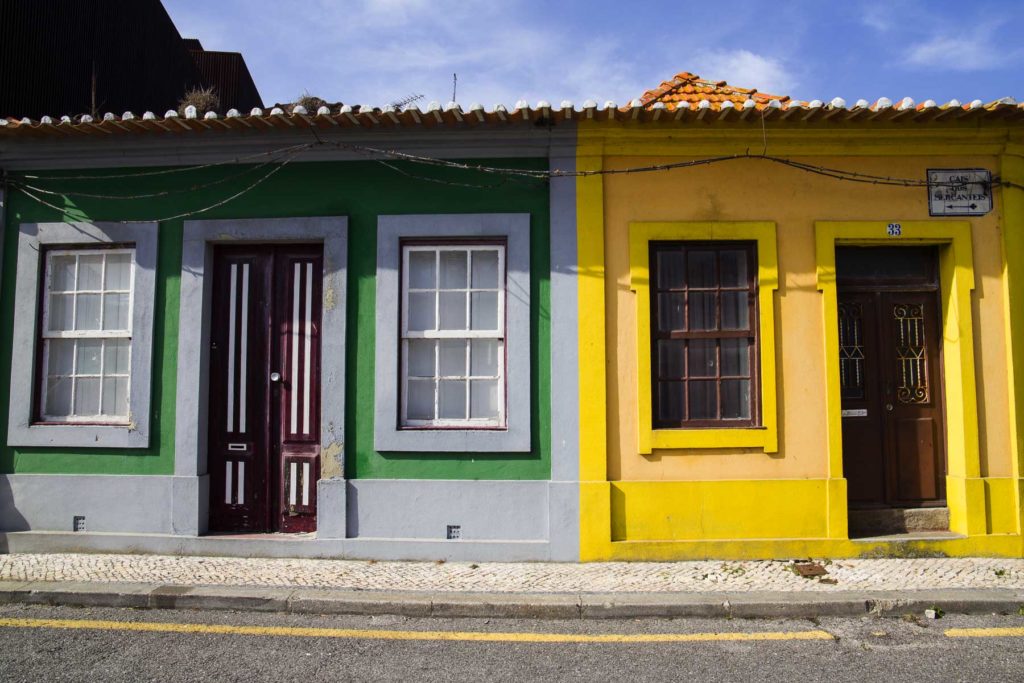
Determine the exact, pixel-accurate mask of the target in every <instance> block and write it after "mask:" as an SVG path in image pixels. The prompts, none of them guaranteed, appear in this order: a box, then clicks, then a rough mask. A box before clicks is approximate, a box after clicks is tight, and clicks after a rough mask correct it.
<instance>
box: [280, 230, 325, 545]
mask: <svg viewBox="0 0 1024 683" xmlns="http://www.w3.org/2000/svg"><path fill="white" fill-rule="evenodd" d="M321 270H322V258H321V256H320V254H319V253H318V252H317V251H312V250H310V249H308V248H307V249H305V250H298V249H292V250H290V251H289V252H288V253H286V254H279V258H278V259H277V272H276V275H277V281H278V282H279V283H281V284H280V285H279V286H278V287H277V289H276V291H277V301H276V306H275V310H276V312H277V324H276V325H275V328H274V329H276V330H278V339H277V341H278V343H277V347H278V348H279V349H280V353H279V356H278V357H279V358H280V362H279V364H278V366H277V367H279V368H280V370H279V372H280V374H281V381H280V382H279V383H277V384H278V387H277V388H278V393H279V403H278V411H277V420H276V421H275V427H276V429H275V432H276V435H277V438H276V443H277V445H278V448H279V452H280V458H279V460H278V462H279V469H278V471H277V479H278V481H279V482H281V485H280V487H279V492H278V509H279V510H280V511H281V512H280V516H279V528H280V530H281V531H313V530H315V529H316V482H317V480H318V479H319V478H320V471H319V469H320V383H319V381H318V378H319V377H320V302H321V301H322V296H321V291H320V290H321V283H322V281H323V278H322V277H321Z"/></svg>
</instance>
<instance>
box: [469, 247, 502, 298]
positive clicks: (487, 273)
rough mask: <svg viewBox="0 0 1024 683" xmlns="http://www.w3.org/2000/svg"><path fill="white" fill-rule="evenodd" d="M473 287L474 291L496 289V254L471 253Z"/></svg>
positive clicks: (488, 252) (490, 252) (492, 252)
mask: <svg viewBox="0 0 1024 683" xmlns="http://www.w3.org/2000/svg"><path fill="white" fill-rule="evenodd" d="M473 287H474V288H475V289H497V288H498V252H497V251H474V252H473Z"/></svg>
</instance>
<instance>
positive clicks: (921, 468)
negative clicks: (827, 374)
mask: <svg viewBox="0 0 1024 683" xmlns="http://www.w3.org/2000/svg"><path fill="white" fill-rule="evenodd" d="M936 256H937V255H936V253H935V251H934V249H931V248H914V247H901V248H895V249H884V248H843V249H838V250H837V251H836V257H837V279H838V283H839V301H838V304H839V374H840V390H841V396H842V426H843V472H844V475H845V477H846V479H847V494H848V497H849V502H850V506H851V507H853V508H913V507H942V506H944V505H945V502H946V501H945V498H946V491H945V474H946V471H945V470H946V468H945V462H946V458H945V427H944V408H943V394H942V375H941V358H942V357H941V320H940V317H939V305H938V304H939V286H938V273H937V270H938V269H937V261H936Z"/></svg>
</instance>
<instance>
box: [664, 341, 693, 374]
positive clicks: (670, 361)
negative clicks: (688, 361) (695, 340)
mask: <svg viewBox="0 0 1024 683" xmlns="http://www.w3.org/2000/svg"><path fill="white" fill-rule="evenodd" d="M685 348H686V342H684V341H683V340H681V339H679V340H676V339H659V340H658V377H660V378H662V379H676V378H682V377H684V376H685V373H684V372H683V351H684V350H685Z"/></svg>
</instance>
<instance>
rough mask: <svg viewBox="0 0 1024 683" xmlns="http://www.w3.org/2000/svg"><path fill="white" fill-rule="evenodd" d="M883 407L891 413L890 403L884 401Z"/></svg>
mask: <svg viewBox="0 0 1024 683" xmlns="http://www.w3.org/2000/svg"><path fill="white" fill-rule="evenodd" d="M885 409H886V410H888V411H889V412H890V413H891V412H892V404H891V403H886V404H885Z"/></svg>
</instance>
